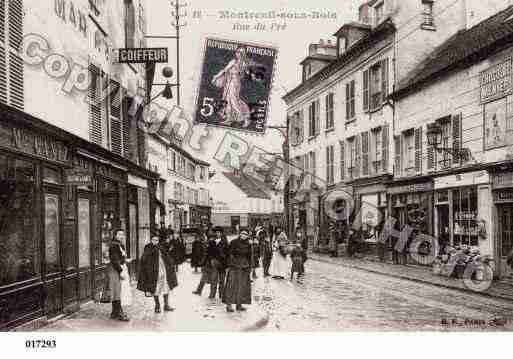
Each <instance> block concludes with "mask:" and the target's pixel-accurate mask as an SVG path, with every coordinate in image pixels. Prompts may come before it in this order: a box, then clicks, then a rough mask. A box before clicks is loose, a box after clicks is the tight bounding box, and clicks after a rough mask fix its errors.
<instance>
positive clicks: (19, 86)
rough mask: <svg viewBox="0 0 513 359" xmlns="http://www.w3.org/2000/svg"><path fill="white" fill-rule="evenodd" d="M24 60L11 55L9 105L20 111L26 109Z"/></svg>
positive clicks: (13, 54)
mask: <svg viewBox="0 0 513 359" xmlns="http://www.w3.org/2000/svg"><path fill="white" fill-rule="evenodd" d="M23 81H24V80H23V59H22V58H21V56H19V55H17V54H16V53H14V52H10V53H9V104H10V105H11V106H12V107H15V108H17V109H18V110H23V107H24V98H25V96H24V84H23Z"/></svg>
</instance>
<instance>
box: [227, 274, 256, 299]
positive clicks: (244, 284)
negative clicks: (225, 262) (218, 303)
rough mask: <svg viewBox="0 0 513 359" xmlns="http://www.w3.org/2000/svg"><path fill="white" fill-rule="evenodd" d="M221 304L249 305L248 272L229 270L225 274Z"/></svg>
mask: <svg viewBox="0 0 513 359" xmlns="http://www.w3.org/2000/svg"><path fill="white" fill-rule="evenodd" d="M223 303H225V304H251V278H250V270H249V268H247V269H240V268H229V269H228V272H227V274H226V285H225V288H224V295H223Z"/></svg>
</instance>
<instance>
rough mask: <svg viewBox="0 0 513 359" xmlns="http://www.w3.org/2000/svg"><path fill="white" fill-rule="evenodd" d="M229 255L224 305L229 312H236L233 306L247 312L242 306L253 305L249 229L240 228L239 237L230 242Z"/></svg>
mask: <svg viewBox="0 0 513 359" xmlns="http://www.w3.org/2000/svg"><path fill="white" fill-rule="evenodd" d="M228 253H229V256H228V272H227V275H226V285H225V288H224V295H223V303H225V304H226V311H227V312H233V311H234V310H233V307H232V305H233V304H235V305H236V310H237V311H245V310H246V308H244V307H243V306H242V304H251V278H250V274H251V246H250V244H249V231H248V229H247V228H243V227H241V228H240V234H239V237H238V238H236V239H234V240H232V241H231V242H230V245H229V247H228Z"/></svg>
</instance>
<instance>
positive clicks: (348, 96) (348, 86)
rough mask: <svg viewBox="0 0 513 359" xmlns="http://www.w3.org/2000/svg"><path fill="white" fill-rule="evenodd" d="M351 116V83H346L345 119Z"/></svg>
mask: <svg viewBox="0 0 513 359" xmlns="http://www.w3.org/2000/svg"><path fill="white" fill-rule="evenodd" d="M350 118H351V83H350V82H349V83H347V84H346V120H349V119H350Z"/></svg>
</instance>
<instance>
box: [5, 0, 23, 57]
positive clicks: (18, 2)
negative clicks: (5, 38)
mask: <svg viewBox="0 0 513 359" xmlns="http://www.w3.org/2000/svg"><path fill="white" fill-rule="evenodd" d="M4 1H5V0H4ZM8 19H9V46H11V47H12V48H13V49H14V50H16V51H19V50H20V48H21V42H22V39H23V1H22V0H9V17H8Z"/></svg>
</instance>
